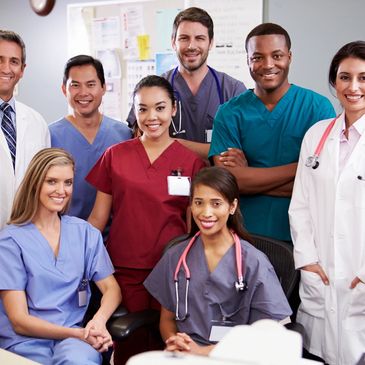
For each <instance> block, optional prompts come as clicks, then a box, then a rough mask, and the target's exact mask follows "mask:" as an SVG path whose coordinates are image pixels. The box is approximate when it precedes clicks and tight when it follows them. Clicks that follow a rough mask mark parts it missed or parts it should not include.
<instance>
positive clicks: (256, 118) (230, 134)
mask: <svg viewBox="0 0 365 365" xmlns="http://www.w3.org/2000/svg"><path fill="white" fill-rule="evenodd" d="M334 116H335V111H334V109H333V106H332V104H331V103H330V101H329V100H328V99H327V98H325V97H324V96H322V95H320V94H317V93H315V92H314V91H312V90H308V89H304V88H301V87H299V86H296V85H291V86H290V88H289V90H288V91H287V92H286V94H285V95H284V96H283V97H282V98H281V100H280V101H279V103H278V104H277V105H276V106H275V108H274V109H273V110H272V111H269V110H268V109H267V108H266V106H265V105H264V104H263V102H262V101H261V99H259V98H258V97H257V96H256V95H255V94H254V92H253V90H247V91H246V92H245V93H243V94H241V95H239V96H237V97H235V98H233V99H232V100H230V101H228V102H227V103H225V104H223V105H222V106H221V107H220V108H219V110H218V112H217V115H216V117H215V119H214V128H213V136H212V143H211V147H210V151H209V157H212V156H215V155H219V154H220V153H221V152H223V151H226V150H227V148H228V147H232V148H239V149H241V150H242V151H243V152H244V153H245V156H246V158H247V161H248V165H249V166H251V167H274V166H280V165H285V164H289V163H292V162H297V161H298V159H299V151H300V146H301V143H302V139H303V137H304V134H305V133H306V131H307V130H308V129H309V127H311V126H312V125H313V124H314V123H316V122H318V121H319V120H323V119H328V118H332V117H334ZM289 203H290V199H289V198H285V197H273V196H268V195H260V194H256V195H241V199H240V207H241V211H242V214H243V218H244V225H245V226H246V228H247V230H248V231H249V232H251V233H256V234H260V235H263V236H267V237H272V238H276V239H281V240H286V241H290V240H291V237H290V229H289V218H288V208H289Z"/></svg>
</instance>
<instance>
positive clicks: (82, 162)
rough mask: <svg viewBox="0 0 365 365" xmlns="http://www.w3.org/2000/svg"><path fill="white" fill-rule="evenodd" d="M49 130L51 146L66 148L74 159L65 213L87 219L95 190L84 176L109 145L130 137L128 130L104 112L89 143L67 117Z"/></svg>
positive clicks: (53, 124)
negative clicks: (73, 171)
mask: <svg viewBox="0 0 365 365" xmlns="http://www.w3.org/2000/svg"><path fill="white" fill-rule="evenodd" d="M49 130H50V133H51V146H52V147H58V148H63V149H65V150H66V151H68V152H69V153H71V155H72V156H73V157H74V159H75V164H76V166H75V167H76V173H75V178H74V184H73V194H72V200H71V205H70V207H69V210H68V214H69V215H71V216H76V217H79V218H82V219H87V218H88V217H89V215H90V213H91V210H92V208H93V206H94V202H95V197H96V189H95V188H94V187H93V186H92V185H90V184H89V183H88V182H86V181H85V177H86V175H87V174H88V172H89V171H90V170H91V168H92V167H93V166H94V165H95V163H96V161H97V160H98V159H99V157H100V156H101V155H102V154H103V152H104V151H105V150H106V149H107V148H108V147H109V146H111V145H113V144H116V143H119V142H121V141H125V140H127V139H129V138H131V136H132V133H131V130H130V129H129V128H128V127H127V125H126V124H125V123H122V122H119V121H117V120H114V119H111V118H109V117H107V116H105V115H104V116H103V119H102V121H101V124H100V127H99V130H98V133H97V134H96V136H95V139H94V141H93V143H91V144H90V143H89V142H88V141H87V140H86V138H85V137H84V136H83V135H82V134H81V133H80V131H79V130H78V129H77V128H76V127H75V126H74V125H73V124H72V123H70V122H69V121H68V120H67V119H66V118H62V119H60V120H58V121H56V122H54V123H52V124H50V126H49Z"/></svg>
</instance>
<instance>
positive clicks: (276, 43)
mask: <svg viewBox="0 0 365 365" xmlns="http://www.w3.org/2000/svg"><path fill="white" fill-rule="evenodd" d="M290 62H291V51H289V49H288V46H287V44H286V40H285V37H284V36H283V35H281V34H269V35H260V36H254V37H251V38H250V39H249V41H248V43H247V64H248V66H249V69H250V74H251V77H252V78H253V80H254V81H255V83H256V85H255V94H257V95H258V96H261V95H265V94H270V93H271V94H272V93H278V94H284V93H285V92H286V90H287V89H288V88H289V86H290V85H289V82H288V73H289V66H290Z"/></svg>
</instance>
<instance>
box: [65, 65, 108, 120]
mask: <svg viewBox="0 0 365 365" xmlns="http://www.w3.org/2000/svg"><path fill="white" fill-rule="evenodd" d="M62 91H63V93H64V95H65V96H66V97H67V101H68V103H69V105H70V106H71V108H72V109H73V113H74V117H75V118H77V117H83V118H92V117H95V116H96V115H98V114H99V106H100V104H101V101H102V98H103V95H104V94H105V85H104V86H102V85H101V81H100V80H99V78H98V75H97V72H96V69H95V67H94V66H93V65H82V66H73V67H71V68H70V71H69V75H68V79H67V82H66V85H62Z"/></svg>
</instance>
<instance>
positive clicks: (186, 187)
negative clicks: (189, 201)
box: [167, 176, 190, 196]
mask: <svg viewBox="0 0 365 365" xmlns="http://www.w3.org/2000/svg"><path fill="white" fill-rule="evenodd" d="M167 190H168V193H169V195H179V196H189V195H190V177H188V176H167Z"/></svg>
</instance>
